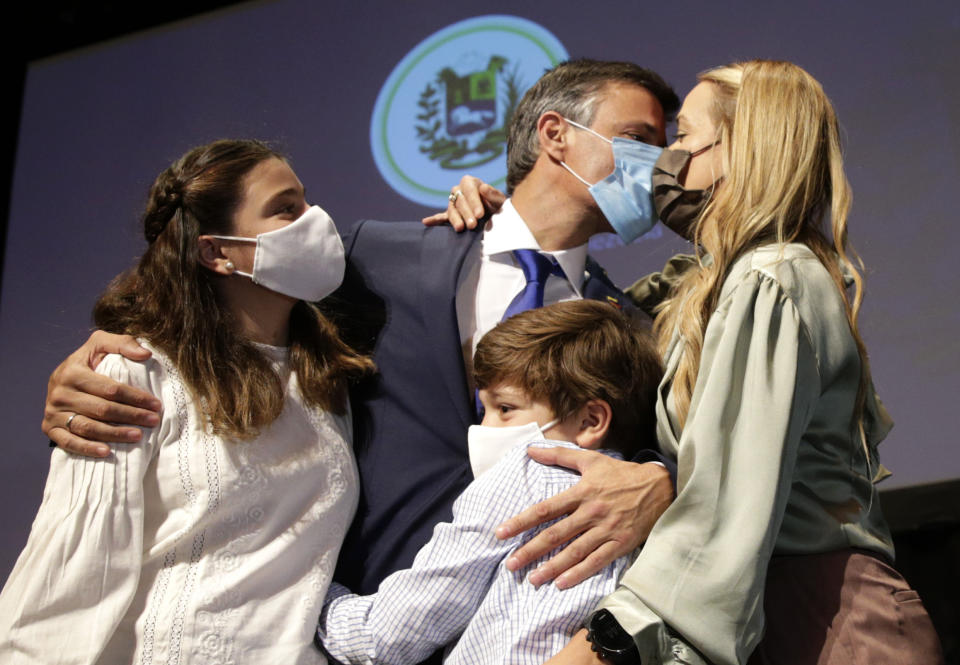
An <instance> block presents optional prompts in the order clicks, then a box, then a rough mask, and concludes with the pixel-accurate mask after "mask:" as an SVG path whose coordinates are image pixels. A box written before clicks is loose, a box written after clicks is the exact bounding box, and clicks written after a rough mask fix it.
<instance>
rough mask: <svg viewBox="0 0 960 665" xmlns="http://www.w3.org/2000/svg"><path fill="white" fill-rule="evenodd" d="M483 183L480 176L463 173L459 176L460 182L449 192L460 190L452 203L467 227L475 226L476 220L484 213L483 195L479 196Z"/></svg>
mask: <svg viewBox="0 0 960 665" xmlns="http://www.w3.org/2000/svg"><path fill="white" fill-rule="evenodd" d="M485 184H486V183H484V182H483V181H482V180H480V178H475V177H473V176H472V175H465V176H463V177H462V178H460V184H459V185H457V186H456V187H454V188H453V190H452V192H451V194H453V193H455V192H457V191H459V192H460V195H459V196H457V197H456V200H455V201H454V205H455V206H456V208H457V213H458V214H459V215H460V217H461V218H462V219H463V220H464V223H465V224H466V226H467V228H470V229H473V228H476V226H477V220H478V219H480V218H481V217H483V216H484V214H486V210H485V209H484V201H483V197H482V196H481V187H482V186H484V185H485Z"/></svg>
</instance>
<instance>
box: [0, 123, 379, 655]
mask: <svg viewBox="0 0 960 665" xmlns="http://www.w3.org/2000/svg"><path fill="white" fill-rule="evenodd" d="M143 224H144V233H145V236H146V239H147V242H148V247H147V250H146V252H145V254H144V255H143V256H142V257H141V259H140V261H139V263H138V264H137V266H136V267H135V268H134V269H132V270H131V271H129V272H128V273H126V274H123V275H121V276H120V277H118V278H117V279H116V280H115V281H114V283H113V284H112V285H111V286H110V287H109V288H108V290H107V291H106V293H105V294H104V295H103V296H102V297H101V298H100V300H99V302H98V303H97V305H96V307H95V309H94V319H95V321H96V324H97V325H98V326H99V327H101V328H104V329H106V330H109V331H111V332H116V333H126V334H130V335H135V336H137V337H139V338H140V339H141V340H142V341H143V342H145V343H146V345H147V346H148V348H149V349H150V350H151V351H152V352H153V356H152V358H150V359H149V360H147V361H145V362H142V363H139V362H133V361H129V360H125V359H124V358H122V357H120V356H116V355H111V356H107V357H106V358H105V359H104V360H103V361H102V362H101V363H100V366H99V368H98V371H99V372H101V373H103V374H106V375H108V376H111V377H113V378H115V379H118V380H121V381H125V382H128V383H130V384H131V385H134V386H137V387H139V388H141V389H144V390H147V391H149V392H151V393H153V394H154V395H157V396H158V397H159V398H160V399H161V401H162V403H163V413H162V416H161V419H160V423H159V425H157V426H156V427H154V428H152V429H149V430H147V431H146V432H144V437H143V439H144V442H143V445H136V446H130V447H124V448H119V449H117V450H116V451H115V453H114V454H113V455H112V457H111V458H109V459H106V460H96V459H88V458H81V457H75V456H73V455H70V454H68V453H64V452H63V451H62V450H59V449H58V450H55V451H53V456H52V459H51V467H50V474H49V477H48V480H47V486H46V489H45V491H44V497H43V504H42V505H41V507H40V512H39V514H38V516H37V519H36V521H35V522H34V524H33V529H32V531H31V534H30V538H29V541H28V543H27V546H26V548H25V550H24V551H23V553H22V554H21V556H20V558H19V560H18V561H17V564H16V566H15V568H14V570H13V572H12V573H11V575H10V578H9V579H8V581H7V584H6V586H5V588H4V590H3V592H2V594H0V654H2V656H3V657H2V660H3V662H4V663H47V664H52V663H96V662H100V663H118V662H134V661H136V662H145V663H147V662H154V661H161V660H162V661H163V662H206V663H247V662H248V663H263V662H296V663H315V662H319V663H322V662H324V661H323V658H322V656H321V655H320V654H319V652H318V651H317V650H316V649H315V648H314V647H313V645H312V637H313V629H314V625H315V622H316V617H317V616H318V615H319V613H320V609H321V604H322V601H323V597H324V593H325V591H326V588H327V585H328V583H329V581H330V578H331V576H332V573H333V567H334V564H335V562H336V558H337V553H338V550H339V547H340V544H341V541H342V539H343V536H344V534H345V532H346V529H347V527H348V525H349V524H350V520H351V518H352V516H353V512H354V510H355V508H356V502H357V492H358V479H357V473H356V468H355V465H354V461H353V457H352V452H351V447H350V425H349V414H348V404H347V394H346V389H347V385H348V383H349V382H350V381H351V380H353V379H354V378H355V377H359V376H360V375H363V374H365V373H367V372H369V371H371V369H372V365H371V363H370V361H369V360H368V359H367V358H364V357H362V356H359V355H357V354H356V353H354V352H353V351H352V350H351V349H349V348H348V347H347V346H345V345H344V344H343V343H342V342H341V341H340V340H339V338H338V337H337V332H336V330H335V329H334V328H333V326H332V325H331V324H330V323H329V322H327V321H326V320H325V319H324V318H323V317H322V316H321V315H320V314H319V312H318V311H317V309H316V308H315V307H314V306H313V305H311V304H309V302H312V301H316V300H319V299H321V298H323V297H324V296H325V295H327V294H329V293H330V292H332V291H333V290H334V289H335V288H336V287H337V285H338V284H339V283H340V280H341V279H342V275H343V269H344V258H343V246H342V244H341V243H340V238H339V236H338V235H337V232H336V229H335V228H334V226H333V222H332V220H331V219H330V218H329V216H327V214H326V213H325V212H323V210H321V209H320V208H318V207H309V206H308V205H307V203H306V201H305V198H304V189H303V185H302V184H301V183H300V181H299V180H298V179H297V177H296V175H295V174H294V172H293V170H292V169H291V168H290V166H289V164H287V162H286V161H285V160H284V159H283V158H282V157H281V156H280V155H278V154H277V153H275V152H274V151H272V150H271V149H269V148H268V147H267V146H265V145H264V144H262V143H259V142H256V141H217V142H214V143H211V144H209V145H206V146H202V147H199V148H195V149H193V150H191V151H190V152H188V153H187V154H186V155H184V156H183V157H182V158H181V159H179V160H178V161H177V162H175V163H174V164H173V165H172V166H170V167H169V168H168V169H166V170H165V171H164V172H163V173H161V174H160V175H159V176H158V178H157V179H156V181H155V182H154V184H153V187H152V189H151V191H150V197H149V202H148V204H147V208H146V211H145V213H144V217H143Z"/></svg>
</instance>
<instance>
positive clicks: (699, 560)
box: [601, 244, 893, 665]
mask: <svg viewBox="0 0 960 665" xmlns="http://www.w3.org/2000/svg"><path fill="white" fill-rule="evenodd" d="M689 266H690V262H689V260H686V261H684V260H679V261H671V264H669V268H668V270H667V271H666V273H665V275H666V277H662V276H661V277H657V278H655V279H653V280H649V279H648V280H646V281H644V280H642V281H641V282H640V283H638V284H637V285H634V287H633V289H631V290H632V291H633V293H632V295H634V296H635V298H636V299H638V300H644V298H647V299H649V297H650V294H651V292H656V291H658V290H661V291H662V289H663V288H664V280H665V279H666V280H669V279H671V278H675V277H676V273H678V272H680V271H682V270H683V269H685V268H688V267H689ZM671 273H673V274H671ZM628 293H630V291H628ZM681 343H682V342H681V341H680V340H679V338H678V337H677V336H676V335H675V336H674V339H673V340H672V342H671V343H670V347H669V349H668V351H667V354H666V358H665V365H666V374H665V376H664V379H663V382H662V383H661V385H660V395H659V399H658V402H657V422H658V439H659V443H660V446H661V447H662V449H663V451H664V452H665V453H666V454H669V455H675V456H676V458H677V463H678V477H677V498H676V501H674V503H673V504H672V505H671V506H670V507H669V508H668V509H667V511H666V512H665V513H664V514H663V516H662V517H661V518H660V520H659V521H658V522H657V524H656V526H655V528H654V530H653V532H652V533H651V534H650V538H649V539H648V541H647V543H646V545H645V546H644V547H643V549H642V551H641V552H640V554H639V556H638V557H637V560H636V562H635V563H634V564H633V566H632V567H631V568H630V569H629V570H628V571H627V572H626V574H625V575H624V577H623V579H622V580H621V582H620V586H619V587H618V589H617V590H616V591H615V592H614V593H613V594H611V595H610V596H608V597H607V598H606V599H605V600H604V601H603V602H602V604H601V607H606V608H608V609H610V611H612V612H613V613H614V615H615V616H616V617H617V619H618V621H619V622H620V624H621V625H622V626H623V627H624V628H625V629H626V630H627V631H628V632H630V633H631V634H632V635H634V637H635V639H636V641H637V643H638V645H639V646H640V648H641V657H642V659H643V662H644V664H645V665H653V664H654V663H675V662H676V663H681V662H682V663H687V662H693V663H696V662H702V660H701V659H700V656H699V655H698V654H697V653H695V652H693V651H691V650H690V648H689V647H690V646H693V647H695V648H696V649H697V650H698V651H699V652H700V654H702V655H703V656H706V657H707V659H709V661H710V662H713V663H715V664H717V665H726V664H733V663H745V662H746V660H747V658H748V657H749V655H750V653H751V652H752V650H753V648H754V647H755V646H756V644H757V642H759V640H760V637H761V634H762V630H763V611H762V610H763V587H764V579H765V577H766V570H767V564H768V562H769V559H770V557H771V556H773V555H778V554H805V553H816V552H828V551H832V550H838V549H843V548H848V547H858V548H864V549H869V550H873V551H875V552H879V553H880V554H882V555H884V556H886V557H888V558H891V559H892V557H893V546H892V541H891V538H890V534H889V531H888V529H887V526H886V524H885V522H884V520H883V517H882V515H881V514H880V505H879V499H878V498H877V493H876V489H875V487H874V485H873V482H872V478H873V477H874V476H875V475H876V474H877V471H878V469H879V461H878V459H877V457H876V445H877V443H879V441H880V440H881V439H883V437H884V436H885V435H886V434H887V432H888V431H889V429H890V427H891V426H892V423H891V422H890V420H889V417H888V416H887V415H886V412H885V411H884V410H883V408H882V406H881V405H880V404H879V403H878V402H877V400H876V397H875V395H874V394H873V390H872V386H871V389H870V391H869V396H868V399H867V405H866V413H865V414H864V424H865V427H866V434H867V441H868V448H869V450H870V460H869V462H868V460H867V457H866V455H865V453H864V449H863V445H862V443H861V439H860V436H859V433H858V430H857V428H856V427H855V426H852V425H851V416H852V413H853V409H854V402H855V399H856V395H857V388H858V385H859V377H860V358H859V355H858V353H857V347H856V344H855V342H854V339H853V336H852V335H851V333H850V329H849V327H848V325H847V319H846V315H845V313H844V305H843V301H842V299H841V297H840V294H839V293H838V291H837V288H836V286H835V284H834V282H833V280H832V279H831V277H830V275H829V273H828V272H827V270H826V269H825V268H824V267H823V265H822V264H821V263H820V262H819V261H818V259H817V258H816V256H815V255H814V254H813V252H811V251H810V250H809V249H808V248H807V247H806V246H805V245H801V244H789V245H786V246H782V247H781V246H779V245H767V246H763V247H760V248H758V249H756V250H753V251H751V252H750V253H748V254H746V255H744V256H742V257H741V258H740V259H738V260H737V261H736V262H735V263H734V265H733V267H732V268H731V270H730V273H729V275H728V277H727V278H726V280H725V281H724V284H723V289H722V291H721V295H720V299H719V305H718V306H717V309H716V311H715V312H714V313H713V314H712V316H711V317H710V320H709V322H708V324H707V328H706V331H705V335H704V346H703V354H702V358H701V362H700V370H699V373H698V375H697V380H696V385H695V388H694V392H693V396H692V401H691V405H690V410H689V414H688V417H687V422H686V424H685V425H684V426H683V427H682V428H681V427H680V426H679V423H678V419H677V414H676V411H675V405H674V403H673V399H672V396H671V393H670V385H671V381H672V379H673V376H674V374H675V372H676V368H677V362H678V359H679V355H680V354H679V352H680V349H681ZM680 636H682V638H681V637H680Z"/></svg>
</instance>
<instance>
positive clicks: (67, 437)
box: [47, 419, 110, 457]
mask: <svg viewBox="0 0 960 665" xmlns="http://www.w3.org/2000/svg"><path fill="white" fill-rule="evenodd" d="M74 422H76V419H74ZM72 425H73V423H71V426H72ZM47 436H49V437H50V440H51V441H53V442H54V443H55V444H57V446H58V447H59V448H63V449H64V450H66V451H67V452H69V453H75V454H77V455H83V456H84V457H106V456H107V455H109V454H110V447H109V446H107V445H105V444H103V443H98V442H96V441H87V440H85V439H81V438H80V437H77V436H74V435H73V434H71V433H70V432H68V431H67V430H66V429H64V428H63V427H54V428H53V429H51V430H50V431H49V432H47Z"/></svg>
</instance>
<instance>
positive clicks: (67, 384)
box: [40, 330, 160, 457]
mask: <svg viewBox="0 0 960 665" xmlns="http://www.w3.org/2000/svg"><path fill="white" fill-rule="evenodd" d="M110 353H119V354H121V355H123V356H124V357H126V358H129V359H130V360H146V359H147V358H149V357H150V352H149V351H148V350H147V349H144V348H143V347H141V346H140V345H139V344H137V342H136V340H135V339H134V338H133V337H130V336H129V335H112V334H110V333H105V332H102V331H99V330H98V331H96V332H94V333H93V334H92V335H91V336H90V338H89V339H88V340H87V341H86V342H85V343H84V344H83V346H81V347H80V348H79V349H77V350H76V351H74V352H73V353H71V354H70V355H69V356H68V357H67V359H66V360H64V361H63V362H62V363H60V365H59V366H58V367H57V368H56V369H55V370H54V371H53V374H51V375H50V380H49V382H48V383H47V402H46V404H45V405H44V409H43V422H42V423H41V425H40V428H41V429H42V430H43V433H44V434H46V435H47V437H48V438H49V439H50V440H51V441H53V443H55V444H57V445H58V446H59V447H61V448H63V449H64V450H66V451H68V452H71V453H77V454H78V455H85V456H87V457H105V456H106V455H108V454H110V448H109V446H107V445H106V444H105V443H102V442H110V443H136V442H138V441H139V440H140V434H141V432H140V430H139V429H137V428H136V427H129V425H139V426H142V427H152V426H154V425H156V424H157V423H158V422H159V421H160V420H159V417H158V416H157V413H156V412H157V411H159V410H160V400H158V399H157V398H156V397H154V396H153V395H151V394H149V393H145V392H143V391H142V390H137V389H136V388H132V387H131V386H127V385H124V384H122V383H118V382H116V381H114V380H113V379H110V378H107V377H106V376H103V375H102V374H98V373H97V372H95V371H94V370H95V369H96V367H97V365H99V364H100V361H101V360H103V358H104V357H105V356H106V355H107V354H110ZM111 423H117V424H111Z"/></svg>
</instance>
